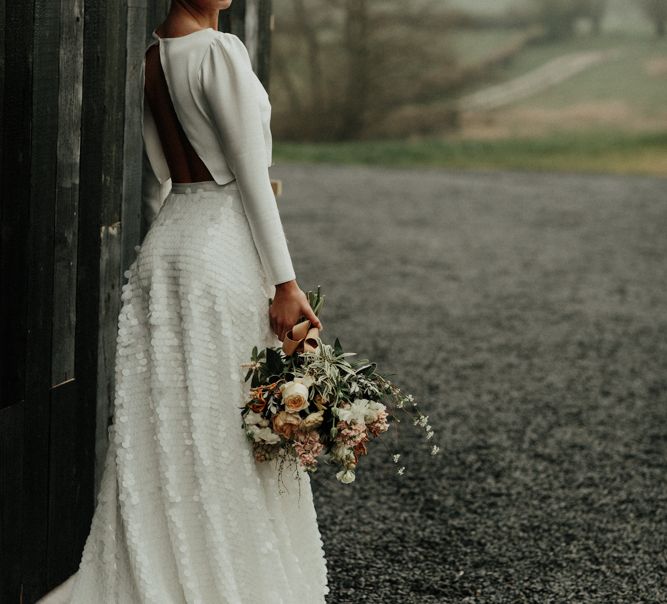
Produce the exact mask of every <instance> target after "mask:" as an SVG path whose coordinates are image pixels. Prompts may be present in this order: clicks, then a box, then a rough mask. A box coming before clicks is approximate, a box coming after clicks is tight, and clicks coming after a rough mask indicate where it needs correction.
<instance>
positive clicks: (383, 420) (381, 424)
mask: <svg viewBox="0 0 667 604" xmlns="http://www.w3.org/2000/svg"><path fill="white" fill-rule="evenodd" d="M387 417H388V416H387V412H386V411H385V410H384V409H382V410H380V411H378V416H377V419H376V420H375V421H373V422H371V423H370V424H368V425H367V426H368V431H369V432H370V433H371V434H372V435H373V436H378V435H380V434H382V432H386V431H387V430H388V429H389V424H388V423H387Z"/></svg>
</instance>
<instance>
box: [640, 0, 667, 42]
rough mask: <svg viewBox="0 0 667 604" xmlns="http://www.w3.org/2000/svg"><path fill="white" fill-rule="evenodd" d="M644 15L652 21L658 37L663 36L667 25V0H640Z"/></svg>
mask: <svg viewBox="0 0 667 604" xmlns="http://www.w3.org/2000/svg"><path fill="white" fill-rule="evenodd" d="M640 2H641V5H642V8H643V9H644V13H646V16H647V17H648V18H649V19H650V20H651V21H652V22H653V26H654V27H655V33H656V35H657V36H658V37H659V38H663V37H664V36H665V31H666V26H667V0H640Z"/></svg>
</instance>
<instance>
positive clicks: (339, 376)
mask: <svg viewBox="0 0 667 604" xmlns="http://www.w3.org/2000/svg"><path fill="white" fill-rule="evenodd" d="M307 296H308V301H309V303H310V305H311V307H312V309H313V311H314V313H315V314H316V315H317V316H319V312H320V310H321V308H322V304H323V303H324V296H322V294H321V292H320V288H319V286H318V288H317V292H316V293H313V292H310V291H309V292H308V293H307ZM301 319H302V320H300V321H299V322H298V323H297V324H296V325H295V326H294V327H293V328H292V329H291V330H290V331H289V332H288V333H287V335H286V337H285V339H284V341H283V343H282V347H268V348H265V349H264V350H261V351H259V350H258V349H257V347H254V348H253V350H252V356H251V360H250V363H245V364H243V367H244V368H247V369H248V372H247V374H246V376H245V380H246V382H248V381H249V382H250V384H249V385H250V389H249V394H248V399H247V401H246V403H245V404H244V405H243V406H242V407H241V409H242V411H241V415H242V418H243V421H242V425H243V428H244V430H245V433H246V435H247V436H248V438H249V439H250V440H251V441H252V445H253V451H254V455H255V459H256V460H257V461H267V460H270V459H274V458H276V457H280V462H281V466H280V467H281V469H282V463H283V462H284V461H285V460H291V461H293V462H296V463H297V464H300V465H301V466H302V467H303V468H304V469H305V470H307V471H310V472H314V471H315V470H317V468H318V465H319V463H320V462H321V461H324V462H325V463H329V464H333V465H334V466H336V468H338V472H337V473H336V478H337V479H338V480H339V481H341V482H343V483H350V482H352V481H353V480H354V479H355V469H356V467H357V464H358V463H359V459H360V457H361V456H362V455H365V454H367V452H368V449H367V443H368V442H369V441H371V440H373V439H376V438H378V437H379V436H381V435H382V434H383V433H384V432H386V431H387V430H388V429H389V427H390V426H391V424H392V423H394V422H400V421H401V420H400V419H399V418H398V416H397V412H398V411H402V412H404V413H407V414H409V415H411V416H412V422H413V424H414V425H415V426H418V427H419V428H420V429H423V430H424V432H425V439H426V440H430V439H431V438H432V437H433V435H434V432H433V429H432V427H431V426H430V425H429V423H428V416H426V415H424V414H422V413H421V412H420V411H419V410H418V408H417V403H416V402H415V401H414V397H413V396H412V395H411V394H404V393H403V392H402V391H401V390H400V389H399V388H398V387H397V386H396V385H394V384H393V383H392V382H391V381H389V380H388V379H387V378H386V377H384V376H382V375H380V374H379V373H378V372H377V371H376V363H372V362H369V361H368V360H367V359H363V360H356V359H353V358H352V357H355V356H356V353H354V352H345V351H343V349H342V347H341V344H340V342H339V341H338V338H336V340H335V342H334V344H333V345H330V344H326V343H325V342H323V341H322V340H321V339H320V337H319V330H318V329H317V328H316V327H311V323H310V321H309V320H307V319H305V318H303V317H301ZM438 451H439V448H438V447H437V445H432V446H431V454H432V455H436V454H437V453H438ZM399 458H400V454H398V453H395V454H393V455H392V459H393V462H394V463H396V464H398V461H399ZM404 471H405V467H404V466H400V465H399V467H398V470H397V472H398V474H403V473H404Z"/></svg>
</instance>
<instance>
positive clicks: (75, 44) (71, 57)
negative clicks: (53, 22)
mask: <svg viewBox="0 0 667 604" xmlns="http://www.w3.org/2000/svg"><path fill="white" fill-rule="evenodd" d="M60 6H61V14H62V19H61V30H60V39H61V42H60V67H59V68H60V95H59V99H58V123H59V124H60V126H59V128H58V154H57V162H58V164H57V182H56V210H55V225H54V231H55V248H54V267H53V346H52V366H51V385H52V386H55V385H56V384H60V383H62V382H64V381H66V380H69V379H72V378H73V377H74V336H75V331H74V325H75V321H76V246H77V226H78V224H77V223H78V206H79V157H80V146H81V83H82V82H81V80H82V77H83V1H82V0H61V4H60Z"/></svg>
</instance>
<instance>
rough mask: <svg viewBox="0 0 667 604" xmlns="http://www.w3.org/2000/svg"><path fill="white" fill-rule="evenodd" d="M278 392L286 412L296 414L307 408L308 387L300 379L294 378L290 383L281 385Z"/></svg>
mask: <svg viewBox="0 0 667 604" xmlns="http://www.w3.org/2000/svg"><path fill="white" fill-rule="evenodd" d="M280 392H281V393H282V397H283V404H284V405H285V410H286V411H289V412H290V413H298V412H299V411H301V410H302V409H306V408H307V407H308V386H306V385H305V384H304V383H303V381H302V379H301V378H294V380H292V381H291V382H286V383H284V384H281V386H280Z"/></svg>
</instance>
